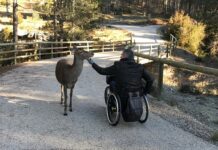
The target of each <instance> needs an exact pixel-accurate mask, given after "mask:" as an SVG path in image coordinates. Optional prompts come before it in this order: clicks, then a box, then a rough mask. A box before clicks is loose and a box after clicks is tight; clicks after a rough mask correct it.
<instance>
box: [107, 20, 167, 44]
mask: <svg viewBox="0 0 218 150" xmlns="http://www.w3.org/2000/svg"><path fill="white" fill-rule="evenodd" d="M109 25H110V26H113V27H116V28H121V29H124V30H127V31H128V32H130V33H132V39H133V41H135V42H136V43H138V42H143V43H164V42H165V41H164V40H163V39H162V38H161V35H160V34H159V33H158V30H159V28H160V27H161V26H160V25H146V26H135V25H113V24H109Z"/></svg>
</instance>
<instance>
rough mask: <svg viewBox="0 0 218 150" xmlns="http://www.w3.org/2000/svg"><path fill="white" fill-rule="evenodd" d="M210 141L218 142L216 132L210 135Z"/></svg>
mask: <svg viewBox="0 0 218 150" xmlns="http://www.w3.org/2000/svg"><path fill="white" fill-rule="evenodd" d="M211 140H212V141H218V131H216V132H215V133H214V134H213V135H212V137H211Z"/></svg>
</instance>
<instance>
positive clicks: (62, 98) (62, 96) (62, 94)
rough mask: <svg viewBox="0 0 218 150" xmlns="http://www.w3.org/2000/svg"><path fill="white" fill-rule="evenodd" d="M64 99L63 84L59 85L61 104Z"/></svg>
mask: <svg viewBox="0 0 218 150" xmlns="http://www.w3.org/2000/svg"><path fill="white" fill-rule="evenodd" d="M63 101H64V86H63V85H61V104H63Z"/></svg>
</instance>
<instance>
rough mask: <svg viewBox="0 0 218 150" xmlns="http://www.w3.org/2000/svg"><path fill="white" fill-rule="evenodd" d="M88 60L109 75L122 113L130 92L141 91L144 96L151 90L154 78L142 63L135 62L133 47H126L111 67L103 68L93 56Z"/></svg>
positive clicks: (108, 77)
mask: <svg viewBox="0 0 218 150" xmlns="http://www.w3.org/2000/svg"><path fill="white" fill-rule="evenodd" d="M88 62H89V63H90V64H91V65H92V67H93V68H94V69H95V70H96V71H97V72H98V73H99V74H101V75H107V83H108V84H110V90H111V91H112V92H116V93H117V94H118V95H119V97H120V100H121V106H122V109H121V110H122V114H123V112H124V111H125V109H126V106H127V99H128V96H129V92H139V94H140V96H142V95H146V94H148V93H149V92H150V90H151V87H152V84H153V80H154V79H153V78H152V77H151V76H150V75H149V73H148V72H147V71H146V69H145V68H144V67H143V66H142V65H141V64H137V63H136V62H135V60H134V53H133V51H132V50H131V48H127V49H124V50H123V52H122V54H121V57H120V60H119V61H115V62H114V64H113V65H112V66H110V67H106V68H102V67H100V66H98V65H97V64H96V63H95V62H94V61H93V60H92V59H91V58H90V59H88ZM142 80H145V81H146V85H144V84H143V82H142Z"/></svg>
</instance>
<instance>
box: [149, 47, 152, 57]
mask: <svg viewBox="0 0 218 150" xmlns="http://www.w3.org/2000/svg"><path fill="white" fill-rule="evenodd" d="M151 52H152V45H151V46H150V51H149V55H150V56H151Z"/></svg>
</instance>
